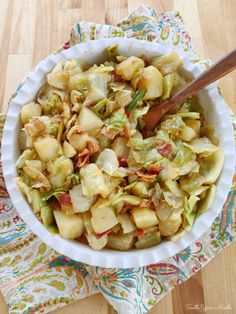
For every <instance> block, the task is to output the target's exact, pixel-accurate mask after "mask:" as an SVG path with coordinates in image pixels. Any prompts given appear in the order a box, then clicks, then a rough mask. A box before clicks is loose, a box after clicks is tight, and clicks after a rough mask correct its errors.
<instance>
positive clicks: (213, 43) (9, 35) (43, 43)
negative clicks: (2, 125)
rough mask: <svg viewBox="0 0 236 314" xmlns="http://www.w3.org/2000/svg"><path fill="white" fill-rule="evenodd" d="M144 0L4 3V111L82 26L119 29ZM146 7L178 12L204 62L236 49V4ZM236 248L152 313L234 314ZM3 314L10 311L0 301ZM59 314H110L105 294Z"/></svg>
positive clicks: (233, 91)
mask: <svg viewBox="0 0 236 314" xmlns="http://www.w3.org/2000/svg"><path fill="white" fill-rule="evenodd" d="M142 2H143V1H142V0H120V1H119V0H15V1H13V0H0V47H1V54H0V69H1V75H0V86H1V89H0V100H1V102H0V103H1V104H2V110H4V109H5V108H6V106H7V100H8V98H9V96H10V95H11V94H12V92H13V91H14V90H15V87H16V85H17V82H19V81H20V80H21V79H22V77H23V76H24V75H25V74H26V73H27V72H28V71H29V70H30V69H31V68H32V66H34V65H35V64H37V63H38V62H39V61H40V60H41V59H42V58H44V57H46V56H47V55H48V54H49V53H50V52H52V51H53V50H54V49H56V48H57V47H59V46H60V45H61V44H62V43H63V42H65V40H66V39H67V36H68V31H69V29H70V28H71V27H72V25H73V24H74V23H76V22H77V21H79V20H82V19H83V20H90V21H93V22H99V23H108V24H112V23H116V22H117V21H119V19H121V18H123V17H125V16H127V14H128V13H130V12H132V10H133V9H134V8H135V7H136V6H137V5H138V4H140V3H142ZM145 3H147V4H149V5H151V6H152V7H153V8H155V9H157V10H160V11H168V10H173V9H174V10H178V11H180V13H181V15H182V17H183V19H184V21H185V23H186V24H187V28H188V30H189V32H190V35H191V37H192V40H193V43H194V46H195V48H196V50H197V52H198V54H199V56H200V57H201V58H209V57H210V58H211V59H212V60H213V61H215V60H216V59H217V58H218V57H220V56H221V55H223V54H224V53H226V52H228V51H230V50H231V49H233V48H235V47H236V1H235V0H163V1H155V0H153V1H151V0H146V1H145ZM235 82H236V72H234V73H233V74H230V75H227V76H226V77H225V78H224V79H222V80H221V82H220V83H221V86H222V88H223V92H224V95H225V98H226V100H227V102H228V104H229V105H230V107H231V108H232V109H233V111H234V112H235V113H236V88H235ZM235 293H236V243H234V244H233V245H231V247H229V248H227V249H225V251H224V253H222V254H220V255H219V256H217V257H216V258H215V259H214V260H213V261H212V262H210V264H208V265H207V266H206V267H205V268H204V269H203V270H202V271H201V272H199V273H198V274H196V275H195V276H194V277H192V278H191V279H190V280H188V281H187V282H186V283H184V284H182V285H181V286H179V287H177V288H176V289H175V290H174V291H173V292H171V293H169V294H168V295H167V296H166V297H165V298H164V299H162V300H161V301H160V302H159V303H158V304H157V305H156V306H155V307H154V308H153V309H152V310H151V311H150V312H149V313H150V314H154V313H159V314H166V313H167V314H172V313H174V314H183V313H193V314H196V313H204V311H203V309H202V310H192V311H190V310H187V306H186V305H187V304H199V305H201V304H202V305H203V306H204V305H205V306H206V309H207V307H217V306H218V305H219V306H220V305H221V304H222V305H224V306H227V305H229V306H230V307H231V308H232V310H229V311H223V310H222V311H221V310H209V311H208V313H212V314H214V313H226V312H227V313H236V298H235ZM0 313H1V314H5V313H7V307H6V305H5V303H4V301H3V300H2V299H0ZM54 313H55V314H59V313H60V314H62V313H64V314H93V313H96V314H112V313H114V312H113V310H112V308H111V307H110V306H109V305H108V303H107V302H106V300H105V299H104V298H103V296H102V295H101V294H97V295H95V296H92V297H89V298H86V299H84V300H81V301H78V302H76V303H74V304H71V305H68V306H66V307H64V308H62V309H59V310H57V311H55V312H54Z"/></svg>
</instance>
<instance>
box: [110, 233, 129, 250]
mask: <svg viewBox="0 0 236 314" xmlns="http://www.w3.org/2000/svg"><path fill="white" fill-rule="evenodd" d="M133 245H134V235H133V233H126V234H120V233H119V234H109V235H108V243H107V246H108V247H109V248H111V249H114V250H120V251H127V250H129V249H131V248H132V246H133Z"/></svg>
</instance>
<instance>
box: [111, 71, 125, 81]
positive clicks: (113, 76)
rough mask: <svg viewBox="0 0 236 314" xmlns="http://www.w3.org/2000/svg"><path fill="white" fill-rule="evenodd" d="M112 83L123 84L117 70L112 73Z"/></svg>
mask: <svg viewBox="0 0 236 314" xmlns="http://www.w3.org/2000/svg"><path fill="white" fill-rule="evenodd" d="M111 81H112V82H123V79H122V77H121V76H120V75H118V74H116V72H115V70H113V71H112V72H111Z"/></svg>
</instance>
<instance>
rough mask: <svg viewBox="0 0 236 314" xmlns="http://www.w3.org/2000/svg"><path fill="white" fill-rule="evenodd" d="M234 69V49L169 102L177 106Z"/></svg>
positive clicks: (235, 65)
mask: <svg viewBox="0 0 236 314" xmlns="http://www.w3.org/2000/svg"><path fill="white" fill-rule="evenodd" d="M234 68H236V49H234V50H233V51H231V52H230V53H229V54H227V55H226V56H224V57H223V58H221V59H220V60H219V61H217V62H216V63H215V64H214V65H212V66H211V67H210V68H208V69H207V70H206V71H204V72H203V73H202V74H201V75H200V76H199V77H197V78H196V79H195V80H193V81H192V82H191V83H190V84H188V85H187V86H186V87H185V88H183V89H182V90H181V91H179V92H178V93H177V94H175V95H174V96H173V97H171V98H172V99H171V102H173V103H174V104H179V103H181V102H182V101H184V100H185V99H187V98H188V97H190V96H192V95H193V94H195V93H197V92H198V91H200V90H201V89H203V88H204V87H206V86H207V85H209V84H211V83H212V82H215V81H216V80H218V79H220V78H221V77H222V76H224V75H226V74H227V73H229V72H231V71H232V70H233V69H234Z"/></svg>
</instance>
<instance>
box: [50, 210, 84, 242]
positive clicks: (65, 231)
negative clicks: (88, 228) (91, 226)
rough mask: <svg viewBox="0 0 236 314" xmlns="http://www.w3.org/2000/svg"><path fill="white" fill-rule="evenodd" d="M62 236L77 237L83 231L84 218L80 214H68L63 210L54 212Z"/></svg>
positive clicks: (67, 237)
mask: <svg viewBox="0 0 236 314" xmlns="http://www.w3.org/2000/svg"><path fill="white" fill-rule="evenodd" d="M53 214H54V217H55V220H56V223H57V226H58V229H59V233H60V235H61V236H62V238H65V239H75V238H78V237H80V236H81V235H82V233H83V219H82V217H81V216H80V215H66V214H65V213H63V212H62V211H59V210H55V211H54V212H53Z"/></svg>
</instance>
